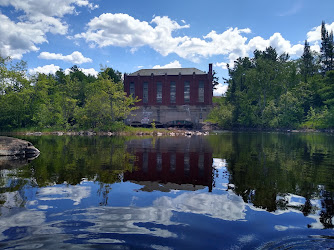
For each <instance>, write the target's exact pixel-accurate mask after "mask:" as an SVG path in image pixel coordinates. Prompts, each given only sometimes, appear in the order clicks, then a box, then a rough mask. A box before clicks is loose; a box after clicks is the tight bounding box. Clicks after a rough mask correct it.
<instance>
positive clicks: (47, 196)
mask: <svg viewBox="0 0 334 250" xmlns="http://www.w3.org/2000/svg"><path fill="white" fill-rule="evenodd" d="M90 191H91V190H90V187H85V186H53V187H44V188H40V189H39V192H38V195H37V198H38V200H41V201H51V200H72V201H73V202H74V203H73V205H79V204H80V202H81V200H82V199H85V198H87V197H89V196H90Z"/></svg>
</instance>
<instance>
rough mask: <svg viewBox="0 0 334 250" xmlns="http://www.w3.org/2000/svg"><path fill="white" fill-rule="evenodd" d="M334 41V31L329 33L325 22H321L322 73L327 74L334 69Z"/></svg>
mask: <svg viewBox="0 0 334 250" xmlns="http://www.w3.org/2000/svg"><path fill="white" fill-rule="evenodd" d="M333 49H334V42H333V32H331V33H330V34H328V31H327V30H326V25H325V22H324V21H322V24H321V50H320V51H321V62H322V74H323V75H325V73H326V72H327V71H330V70H333V69H334V65H333V64H334V51H333Z"/></svg>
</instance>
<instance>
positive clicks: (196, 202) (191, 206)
mask: <svg viewBox="0 0 334 250" xmlns="http://www.w3.org/2000/svg"><path fill="white" fill-rule="evenodd" d="M153 204H154V206H155V207H158V208H163V209H168V210H169V209H170V210H174V211H178V212H183V213H189V212H190V213H194V214H204V215H206V216H209V217H212V218H219V219H222V220H228V221H236V220H244V219H245V216H246V213H245V211H246V206H245V203H244V201H243V200H242V198H241V197H240V196H237V195H235V194H234V193H232V192H231V193H228V194H227V195H216V194H209V193H183V194H181V195H179V196H177V197H175V198H171V197H167V196H162V197H160V198H158V199H156V200H155V201H154V202H153Z"/></svg>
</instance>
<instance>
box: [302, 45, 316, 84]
mask: <svg viewBox="0 0 334 250" xmlns="http://www.w3.org/2000/svg"><path fill="white" fill-rule="evenodd" d="M300 68H301V74H302V77H303V80H304V82H307V79H308V78H309V77H311V76H313V75H314V74H315V72H316V66H315V64H314V56H313V55H312V52H311V48H310V45H309V43H308V42H307V40H305V45H304V53H303V55H302V57H301V67H300Z"/></svg>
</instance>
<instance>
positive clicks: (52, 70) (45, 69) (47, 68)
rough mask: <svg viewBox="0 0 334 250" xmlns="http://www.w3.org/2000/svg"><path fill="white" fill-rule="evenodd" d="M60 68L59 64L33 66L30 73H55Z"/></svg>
mask: <svg viewBox="0 0 334 250" xmlns="http://www.w3.org/2000/svg"><path fill="white" fill-rule="evenodd" d="M59 69H60V67H59V66H56V65H54V64H50V65H44V66H40V67H37V68H33V69H29V74H30V75H35V74H37V73H41V74H46V75H48V74H53V75H54V74H55V73H56V72H57V71H58V70H59Z"/></svg>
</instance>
